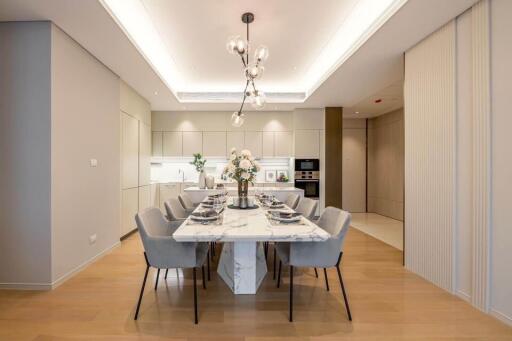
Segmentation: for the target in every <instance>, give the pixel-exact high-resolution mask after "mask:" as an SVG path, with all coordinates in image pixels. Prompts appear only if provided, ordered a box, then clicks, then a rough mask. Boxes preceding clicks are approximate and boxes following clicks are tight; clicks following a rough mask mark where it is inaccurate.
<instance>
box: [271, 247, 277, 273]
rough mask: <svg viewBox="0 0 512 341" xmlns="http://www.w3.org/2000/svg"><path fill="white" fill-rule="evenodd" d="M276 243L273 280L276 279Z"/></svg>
mask: <svg viewBox="0 0 512 341" xmlns="http://www.w3.org/2000/svg"><path fill="white" fill-rule="evenodd" d="M276 253H277V252H276V245H275V244H274V277H273V278H272V279H273V280H275V279H276V256H277V255H276Z"/></svg>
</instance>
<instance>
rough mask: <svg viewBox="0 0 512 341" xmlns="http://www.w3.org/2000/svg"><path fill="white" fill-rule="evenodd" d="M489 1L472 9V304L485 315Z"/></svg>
mask: <svg viewBox="0 0 512 341" xmlns="http://www.w3.org/2000/svg"><path fill="white" fill-rule="evenodd" d="M489 14H490V13H489V1H488V0H483V1H480V2H478V3H477V4H476V5H474V6H473V8H472V10H471V17H472V33H473V34H472V48H473V51H472V52H473V53H472V54H473V58H472V59H473V68H472V69H473V70H472V71H473V193H474V194H473V281H472V287H473V288H472V289H473V290H472V297H471V300H472V303H473V305H474V306H475V307H477V308H479V309H481V310H483V311H487V310H488V302H489V294H488V291H489V268H490V266H489V238H490V208H491V202H490V188H491V179H490V176H491V169H490V168H491V86H490V82H491V81H490V72H491V67H490V29H489V25H490V22H489Z"/></svg>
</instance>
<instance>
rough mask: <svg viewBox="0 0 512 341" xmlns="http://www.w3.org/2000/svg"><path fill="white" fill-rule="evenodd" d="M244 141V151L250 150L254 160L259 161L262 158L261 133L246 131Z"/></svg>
mask: <svg viewBox="0 0 512 341" xmlns="http://www.w3.org/2000/svg"><path fill="white" fill-rule="evenodd" d="M244 140H245V141H244V146H245V149H248V150H250V151H251V153H252V155H253V156H254V157H255V158H257V159H261V158H262V157H263V133H262V132H261V131H246V132H245V137H244Z"/></svg>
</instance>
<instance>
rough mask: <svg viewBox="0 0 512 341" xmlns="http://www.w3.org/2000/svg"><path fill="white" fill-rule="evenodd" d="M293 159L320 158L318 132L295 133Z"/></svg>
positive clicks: (298, 131)
mask: <svg viewBox="0 0 512 341" xmlns="http://www.w3.org/2000/svg"><path fill="white" fill-rule="evenodd" d="M294 155H295V157H296V158H298V159H318V158H320V131H319V130H296V131H295V153H294Z"/></svg>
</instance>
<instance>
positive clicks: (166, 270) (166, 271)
mask: <svg viewBox="0 0 512 341" xmlns="http://www.w3.org/2000/svg"><path fill="white" fill-rule="evenodd" d="M168 272H169V269H165V277H164V279H167V273H168Z"/></svg>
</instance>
